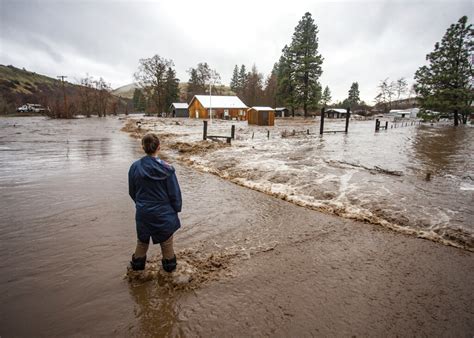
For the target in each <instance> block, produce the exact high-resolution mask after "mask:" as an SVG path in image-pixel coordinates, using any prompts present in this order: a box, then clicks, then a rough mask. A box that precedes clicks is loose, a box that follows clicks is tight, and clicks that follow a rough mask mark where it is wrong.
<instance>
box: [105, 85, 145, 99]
mask: <svg viewBox="0 0 474 338" xmlns="http://www.w3.org/2000/svg"><path fill="white" fill-rule="evenodd" d="M137 88H140V87H139V86H138V84H137V83H130V84H128V85H125V86H122V87H118V88H117V89H114V90H112V94H113V95H116V96H120V97H123V98H127V99H133V92H134V91H135V89H137Z"/></svg>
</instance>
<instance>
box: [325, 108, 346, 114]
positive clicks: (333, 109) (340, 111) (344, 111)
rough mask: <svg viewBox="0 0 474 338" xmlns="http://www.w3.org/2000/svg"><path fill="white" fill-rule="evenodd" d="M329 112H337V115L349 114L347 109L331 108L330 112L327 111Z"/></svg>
mask: <svg viewBox="0 0 474 338" xmlns="http://www.w3.org/2000/svg"><path fill="white" fill-rule="evenodd" d="M328 111H335V112H336V113H344V114H345V113H347V109H343V108H329V109H328V110H326V113H327V112H328Z"/></svg>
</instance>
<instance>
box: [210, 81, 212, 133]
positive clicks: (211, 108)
mask: <svg viewBox="0 0 474 338" xmlns="http://www.w3.org/2000/svg"><path fill="white" fill-rule="evenodd" d="M209 122H210V123H211V124H212V82H211V79H209Z"/></svg>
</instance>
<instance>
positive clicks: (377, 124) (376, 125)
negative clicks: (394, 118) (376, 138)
mask: <svg viewBox="0 0 474 338" xmlns="http://www.w3.org/2000/svg"><path fill="white" fill-rule="evenodd" d="M379 128H380V121H379V119H375V131H379Z"/></svg>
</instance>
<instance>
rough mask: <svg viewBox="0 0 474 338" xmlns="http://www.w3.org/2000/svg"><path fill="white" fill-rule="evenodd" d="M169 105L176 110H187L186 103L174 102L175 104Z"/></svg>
mask: <svg viewBox="0 0 474 338" xmlns="http://www.w3.org/2000/svg"><path fill="white" fill-rule="evenodd" d="M171 105H172V106H173V107H175V108H176V109H188V104H187V103H186V102H185V103H182V102H175V103H172V104H171Z"/></svg>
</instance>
